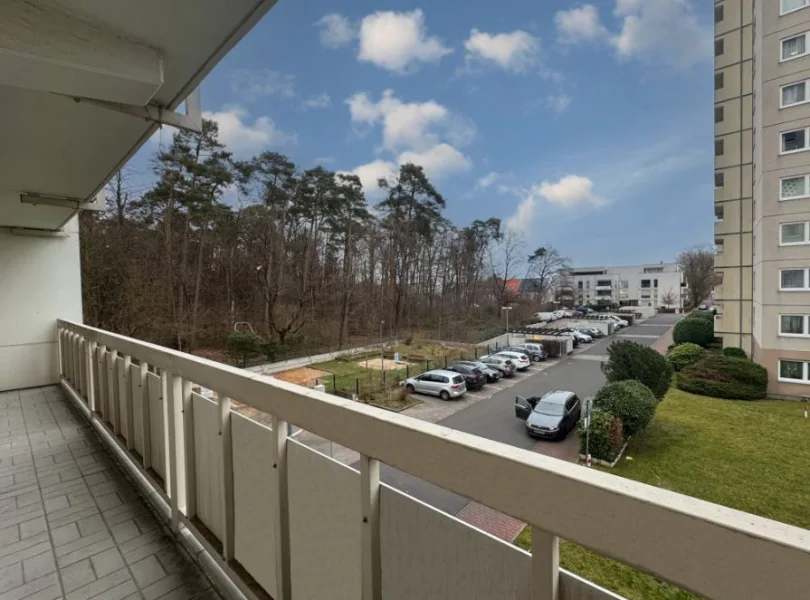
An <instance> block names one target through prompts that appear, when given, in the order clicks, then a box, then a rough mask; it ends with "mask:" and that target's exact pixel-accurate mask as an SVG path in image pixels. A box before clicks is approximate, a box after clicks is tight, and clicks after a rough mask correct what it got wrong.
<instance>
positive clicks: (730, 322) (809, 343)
mask: <svg viewBox="0 0 810 600" xmlns="http://www.w3.org/2000/svg"><path fill="white" fill-rule="evenodd" d="M714 11H715V15H714V16H715V44H714V54H715V76H714V88H715V107H714V121H715V143H714V146H715V176H714V177H715V198H714V201H715V205H714V206H715V246H716V250H717V257H716V266H717V272H718V275H719V276H720V277H721V281H720V283H719V284H718V286H717V287H716V289H715V304H716V306H717V308H718V317H717V321H716V330H717V333H718V335H720V336H722V338H723V344H724V345H725V346H738V347H741V348H743V349H744V350H745V351H746V352H748V353H749V354H750V355H751V356H752V357H753V359H754V360H756V361H757V362H759V363H761V364H762V365H764V366H765V367H766V368H767V369H768V371H769V375H770V384H769V387H770V389H769V391H770V393H771V394H774V395H784V396H794V397H797V396H805V395H808V396H810V387H808V386H810V0H721V1H718V2H715V7H714Z"/></svg>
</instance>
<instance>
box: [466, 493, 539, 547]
mask: <svg viewBox="0 0 810 600" xmlns="http://www.w3.org/2000/svg"><path fill="white" fill-rule="evenodd" d="M457 516H458V518H459V519H461V520H462V521H464V522H465V523H469V524H470V525H472V526H473V527H477V528H478V529H482V530H484V531H486V532H487V533H489V534H492V535H494V536H495V537H498V538H500V539H502V540H504V541H506V542H512V541H514V539H515V538H516V537H517V536H518V534H519V533H520V532H521V531H522V530H523V527H524V526H525V523H523V522H522V521H518V520H517V519H513V518H512V517H510V516H509V515H505V514H503V513H501V512H498V511H497V510H493V509H491V508H489V507H488V506H484V505H483V504H478V503H477V502H470V503H469V504H468V505H467V506H465V507H464V508H462V509H461V512H459V513H458V515H457Z"/></svg>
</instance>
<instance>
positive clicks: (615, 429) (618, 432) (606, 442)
mask: <svg viewBox="0 0 810 600" xmlns="http://www.w3.org/2000/svg"><path fill="white" fill-rule="evenodd" d="M578 433H579V453H580V454H586V452H585V438H586V429H585V425H584V424H583V423H582V422H580V424H579V429H578ZM588 437H589V440H588V450H589V451H590V453H591V457H592V458H598V459H599V460H606V461H608V462H613V461H614V460H616V457H617V456H619V452H621V451H622V447H623V446H624V442H625V438H624V430H623V428H622V420H621V419H620V418H619V417H617V416H615V415H612V414H610V413H608V412H605V411H602V410H593V411H591V427H590V433H589V434H588Z"/></svg>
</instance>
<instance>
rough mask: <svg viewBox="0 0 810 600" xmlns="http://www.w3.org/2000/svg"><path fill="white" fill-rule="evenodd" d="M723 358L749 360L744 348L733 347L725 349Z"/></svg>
mask: <svg viewBox="0 0 810 600" xmlns="http://www.w3.org/2000/svg"><path fill="white" fill-rule="evenodd" d="M723 356H730V357H732V358H748V355H747V354H746V353H745V350H743V349H742V348H735V347H733V346H729V347H728V348H723Z"/></svg>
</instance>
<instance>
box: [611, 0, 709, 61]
mask: <svg viewBox="0 0 810 600" xmlns="http://www.w3.org/2000/svg"><path fill="white" fill-rule="evenodd" d="M614 14H615V15H616V16H617V17H619V18H621V19H622V27H621V31H620V32H619V33H618V35H616V36H614V37H613V38H611V43H612V44H613V46H614V47H615V48H616V51H617V53H618V55H619V58H622V59H635V60H638V61H639V62H643V63H646V64H649V65H667V66H673V67H675V68H679V69H688V68H689V67H692V66H693V65H695V64H697V63H700V62H704V61H709V60H711V59H712V40H713V39H714V37H713V29H712V28H711V27H710V26H704V25H701V24H700V23H699V22H698V20H697V17H696V16H695V12H694V10H693V8H692V5H691V4H690V2H689V0H646V1H645V2H641V1H640V0H617V2H616V9H615V10H614Z"/></svg>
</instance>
